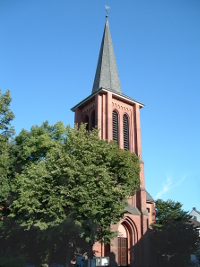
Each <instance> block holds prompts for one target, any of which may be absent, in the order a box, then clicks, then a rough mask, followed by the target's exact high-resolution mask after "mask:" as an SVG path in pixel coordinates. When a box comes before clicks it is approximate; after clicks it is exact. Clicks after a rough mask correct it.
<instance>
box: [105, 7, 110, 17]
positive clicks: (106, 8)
mask: <svg viewBox="0 0 200 267" xmlns="http://www.w3.org/2000/svg"><path fill="white" fill-rule="evenodd" d="M108 9H110V7H109V6H105V10H106V17H108Z"/></svg>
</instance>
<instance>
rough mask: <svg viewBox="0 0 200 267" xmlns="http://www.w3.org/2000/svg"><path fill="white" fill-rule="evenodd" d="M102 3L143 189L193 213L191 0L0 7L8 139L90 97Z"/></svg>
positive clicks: (196, 127) (198, 137)
mask: <svg viewBox="0 0 200 267" xmlns="http://www.w3.org/2000/svg"><path fill="white" fill-rule="evenodd" d="M105 5H108V6H110V10H109V25H110V31H111V36H112V41H113V46H114V50H115V56H116V61H117V66H118V72H119V77H120V82H121V87H122V92H123V93H124V94H126V95H128V96H130V97H132V98H134V99H136V100H138V101H140V102H142V103H144V104H145V107H144V108H143V109H142V110H141V132H142V151H143V154H142V156H143V160H144V163H145V181H146V189H147V190H148V191H149V193H150V194H151V195H152V197H153V198H155V199H157V198H162V199H164V200H167V199H172V200H175V201H180V202H181V203H182V204H183V208H184V209H185V210H186V211H190V210H191V209H192V207H196V208H197V209H198V210H200V171H199V167H200V154H199V151H200V119H199V118H200V105H199V102H200V48H199V47H200V16H199V13H200V1H199V0H187V1H186V0H175V1H174V0H163V1H158V0H152V1H149V0H142V1H134V0H117V1H116V0H107V1H105V0H104V1H101V0H99V1H95V0H86V1H82V0H73V1H68V0H57V1H51V0H43V1H40V0H34V1H33V0H30V1H26V0H18V1H14V0H10V1H9V0H7V1H0V36H1V41H0V62H1V64H0V88H1V91H2V92H3V93H4V92H5V91H6V90H7V89H9V90H10V91H11V96H12V98H13V101H12V105H11V109H12V110H13V112H14V114H15V119H14V121H13V125H14V126H15V130H16V134H18V133H19V132H20V131H21V129H22V128H25V129H27V130H30V128H31V126H32V125H36V124H37V125H41V124H42V122H43V121H45V120H48V121H49V123H50V124H54V123H56V122H57V121H59V120H61V121H62V122H63V123H64V124H65V125H68V124H70V125H71V126H73V122H74V114H73V113H72V111H71V110H70V108H71V107H73V106H74V105H75V104H77V103H78V102H79V101H81V100H82V99H84V98H85V97H87V96H88V95H89V94H90V93H91V90H92V85H93V80H94V75H95V70H96V64H97V60H98V54H99V49H100V43H101V38H102V34H103V29H104V24H105V9H104V7H105Z"/></svg>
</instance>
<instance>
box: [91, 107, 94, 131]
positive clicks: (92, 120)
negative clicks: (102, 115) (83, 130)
mask: <svg viewBox="0 0 200 267" xmlns="http://www.w3.org/2000/svg"><path fill="white" fill-rule="evenodd" d="M91 126H92V129H93V128H94V127H95V111H94V110H93V111H92V114H91ZM92 129H91V130H92Z"/></svg>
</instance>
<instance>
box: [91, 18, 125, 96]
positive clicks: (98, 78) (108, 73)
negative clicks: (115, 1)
mask: <svg viewBox="0 0 200 267" xmlns="http://www.w3.org/2000/svg"><path fill="white" fill-rule="evenodd" d="M101 87H103V88H105V89H110V90H112V91H113V92H116V93H122V91H121V86H120V81H119V76H118V71H117V64H116V60H115V54H114V49H113V44H112V39H111V35H110V29H109V24H108V15H106V24H105V28H104V33H103V38H102V42H101V48H100V52H99V59H98V64H97V69H96V74H95V78H94V84H93V88H92V94H93V93H95V92H97V91H98V89H99V88H101Z"/></svg>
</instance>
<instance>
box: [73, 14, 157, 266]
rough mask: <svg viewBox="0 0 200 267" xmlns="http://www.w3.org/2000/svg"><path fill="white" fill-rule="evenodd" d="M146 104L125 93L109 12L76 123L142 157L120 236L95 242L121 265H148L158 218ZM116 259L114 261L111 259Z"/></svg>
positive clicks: (99, 250) (77, 108) (98, 252)
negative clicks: (144, 132) (147, 157)
mask: <svg viewBox="0 0 200 267" xmlns="http://www.w3.org/2000/svg"><path fill="white" fill-rule="evenodd" d="M143 107H144V104H142V103H140V102H138V101H136V100H134V99H133V98H131V97H129V96H126V95H125V94H123V93H122V90H121V85H120V80H119V76H118V70H117V64H116V60H115V54H114V49H113V44H112V39H111V35H110V29H109V23H108V16H106V23H105V28H104V32H103V37H102V42H101V47H100V52H99V58H98V63H97V69H96V74H95V78H94V83H93V88H92V92H91V94H90V95H89V96H88V97H87V98H85V99H84V100H82V101H81V102H80V103H78V104H77V105H76V106H74V107H73V108H72V111H74V112H75V123H76V124H77V125H80V124H81V123H82V122H84V123H87V129H88V131H89V130H92V128H93V127H95V126H97V128H98V129H99V135H100V138H102V139H105V140H107V141H108V142H109V141H111V140H115V141H116V142H117V143H118V146H119V147H120V148H122V149H126V150H130V151H131V152H132V153H133V152H134V153H135V154H136V155H137V156H138V157H139V159H140V167H141V171H140V181H141V184H140V187H139V188H138V190H137V192H136V194H135V195H134V196H133V197H131V198H130V199H129V203H128V204H129V205H128V206H127V207H126V213H125V215H124V218H123V219H122V220H121V221H120V222H119V223H118V224H116V225H113V226H112V227H113V229H114V230H117V231H119V235H118V237H116V238H114V239H113V240H112V241H111V245H109V246H105V245H103V246H102V245H101V244H99V243H95V244H94V246H93V250H94V252H95V256H97V257H99V256H110V260H111V261H112V259H111V256H114V260H115V262H117V264H118V265H120V266H127V265H131V266H148V264H149V238H148V228H149V225H150V224H151V223H152V222H153V221H154V219H155V203H154V200H153V199H152V197H151V196H150V195H149V193H148V192H147V191H146V189H145V179H144V163H143V160H142V148H141V129H140V109H141V108H143ZM111 263H112V262H111Z"/></svg>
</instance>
